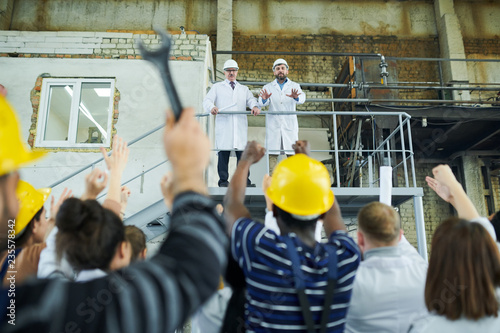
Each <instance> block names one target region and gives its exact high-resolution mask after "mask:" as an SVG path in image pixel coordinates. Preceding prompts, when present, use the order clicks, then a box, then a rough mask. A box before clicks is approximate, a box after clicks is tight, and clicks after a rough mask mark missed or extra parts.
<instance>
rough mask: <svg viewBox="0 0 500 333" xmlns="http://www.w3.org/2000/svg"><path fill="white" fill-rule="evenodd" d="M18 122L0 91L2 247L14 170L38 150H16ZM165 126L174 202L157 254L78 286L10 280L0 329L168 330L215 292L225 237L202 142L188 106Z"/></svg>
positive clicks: (12, 209)
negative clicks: (210, 193) (207, 182)
mask: <svg viewBox="0 0 500 333" xmlns="http://www.w3.org/2000/svg"><path fill="white" fill-rule="evenodd" d="M18 126H19V125H18V122H17V120H16V119H15V115H14V111H13V109H12V108H11V107H10V106H9V105H8V104H7V102H6V100H5V98H3V97H1V96H0V217H1V218H2V220H0V226H1V228H2V229H1V230H0V231H1V233H2V234H3V244H2V246H3V247H2V248H3V249H5V248H6V246H7V242H6V240H7V239H8V238H7V236H6V235H7V229H8V227H10V222H8V220H12V221H13V220H14V218H15V217H16V215H17V212H18V203H17V199H16V194H15V191H16V187H17V183H18V180H19V176H18V174H17V172H16V170H17V169H18V168H19V166H20V165H22V164H23V163H27V162H29V161H31V160H33V159H34V158H36V157H39V156H40V155H41V154H39V153H32V152H30V151H29V150H27V149H26V148H24V146H23V145H22V143H21V142H22V141H21V138H20V136H19V127H18ZM165 128H166V130H165V134H164V139H163V143H164V146H165V152H166V154H167V156H168V158H169V160H170V162H171V164H172V173H173V197H174V200H173V209H172V217H171V225H172V228H171V231H170V234H169V237H168V239H167V240H166V241H165V243H164V244H163V246H162V247H161V248H160V250H159V253H158V254H157V255H156V256H155V257H153V258H151V260H149V261H147V262H144V263H141V264H138V265H132V266H130V267H129V268H127V269H123V270H120V271H117V272H115V273H113V274H110V275H108V276H106V277H103V278H100V279H97V280H93V281H90V282H87V283H82V284H80V283H75V282H73V283H68V282H65V281H60V280H58V279H52V280H40V281H37V282H35V283H30V284H25V285H23V286H17V285H16V283H15V281H14V282H12V281H9V282H10V283H9V287H8V289H0V331H1V332H2V333H7V332H67V331H72V332H77V331H78V332H153V331H155V330H158V331H162V332H169V331H173V330H175V329H176V328H177V327H179V326H180V325H181V324H182V323H183V322H184V321H185V320H186V319H187V318H188V316H189V315H190V314H192V313H193V312H194V311H195V310H196V309H197V308H198V307H199V306H200V304H203V302H205V301H206V300H207V299H208V298H209V297H210V296H211V295H212V294H213V293H214V292H215V291H216V290H217V287H218V285H219V276H220V275H221V273H222V271H223V270H224V269H225V263H226V259H227V257H226V254H225V253H226V248H225V247H226V246H225V245H226V244H227V241H226V237H225V235H224V234H223V229H222V228H223V221H222V219H221V217H220V216H219V214H217V212H216V210H215V202H214V201H213V200H211V199H210V198H208V197H207V192H208V190H207V187H206V185H205V183H204V181H203V174H204V170H205V168H206V167H207V165H208V162H209V159H210V142H209V140H208V137H207V136H206V135H205V133H204V132H203V131H202V130H201V127H200V125H199V123H198V122H197V120H196V118H195V117H194V109H192V108H188V109H184V110H183V112H182V114H181V116H180V118H179V120H178V121H177V122H176V121H175V120H174V116H173V114H172V113H171V112H169V113H168V115H167V123H166V127H165ZM14 134H15V135H14ZM16 148H17V150H16ZM20 148H22V149H20ZM12 228H13V226H12ZM9 230H10V229H9ZM12 233H15V232H14V231H13V232H12ZM12 237H15V235H13V236H12ZM9 240H10V239H9ZM167 254H168V255H167ZM200 271H201V272H203V274H200ZM8 274H9V275H10V273H8ZM9 278H10V276H9Z"/></svg>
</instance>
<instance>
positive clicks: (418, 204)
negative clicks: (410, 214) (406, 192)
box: [413, 197, 428, 261]
mask: <svg viewBox="0 0 500 333" xmlns="http://www.w3.org/2000/svg"><path fill="white" fill-rule="evenodd" d="M413 207H414V212H415V228H416V231H417V244H418V253H419V254H420V255H421V256H422V258H424V260H425V261H427V260H428V259H427V240H426V239H425V226H424V223H425V220H424V205H423V203H422V197H413Z"/></svg>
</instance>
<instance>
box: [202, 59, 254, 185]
mask: <svg viewBox="0 0 500 333" xmlns="http://www.w3.org/2000/svg"><path fill="white" fill-rule="evenodd" d="M238 69H239V67H238V64H237V63H236V61H234V60H232V59H229V60H227V61H226V62H225V63H224V75H225V76H226V79H225V80H224V81H223V82H218V83H216V84H214V85H213V86H212V89H210V91H209V92H208V94H207V96H205V99H204V100H203V108H204V109H205V111H206V112H207V113H208V112H210V113H211V114H213V115H214V116H216V117H215V148H216V149H220V151H219V152H218V156H219V160H218V162H217V172H218V173H219V182H218V185H219V187H227V186H228V185H229V171H228V165H229V156H230V154H231V151H234V152H235V154H236V158H237V161H238V162H239V161H240V158H241V153H242V151H243V149H245V146H246V144H247V130H248V121H247V115H246V114H223V113H219V112H221V111H245V110H246V108H247V107H248V108H250V109H251V110H252V111H251V112H252V114H253V115H254V116H256V115H258V114H259V113H260V109H259V108H258V103H257V99H256V98H255V97H254V96H253V94H252V93H251V92H250V89H248V87H246V86H243V85H241V84H239V83H238V81H236V76H237V75H238ZM248 176H249V177H250V173H249V174H248ZM247 186H249V187H255V185H254V184H252V183H251V182H250V178H247Z"/></svg>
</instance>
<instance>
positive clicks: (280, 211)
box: [224, 141, 361, 332]
mask: <svg viewBox="0 0 500 333" xmlns="http://www.w3.org/2000/svg"><path fill="white" fill-rule="evenodd" d="M294 150H295V152H296V155H295V156H293V157H290V158H288V159H286V160H284V161H283V162H281V163H280V164H279V165H278V166H277V168H276V170H275V172H274V174H273V178H272V182H271V185H270V187H269V188H268V189H267V192H266V193H267V194H268V196H269V197H270V199H271V201H272V202H273V214H274V215H275V217H276V219H277V221H278V226H279V228H280V230H281V235H278V234H276V233H275V232H274V231H272V230H270V229H268V228H267V227H265V225H264V224H262V223H258V222H256V221H254V220H252V219H251V217H250V215H249V211H248V209H247V208H246V207H245V205H244V199H245V181H246V175H247V173H248V169H249V168H250V166H251V165H252V164H254V163H257V162H258V161H259V160H260V159H261V158H262V157H263V156H264V153H265V149H264V148H263V147H261V146H260V145H259V144H258V143H256V142H255V141H253V142H250V143H249V144H248V145H247V147H246V149H245V151H244V152H243V156H242V158H241V160H240V163H239V164H238V167H237V169H236V172H235V174H234V176H233V179H232V180H231V182H230V185H229V188H228V192H227V194H226V196H225V198H224V207H225V217H226V223H227V227H228V228H227V229H228V233H229V234H230V236H231V254H232V256H233V257H234V259H235V260H236V261H237V262H238V264H239V266H240V267H241V269H242V270H243V273H244V275H245V280H246V284H247V293H246V304H245V323H246V329H247V332H318V330H319V331H320V332H343V331H344V325H345V317H346V313H347V309H348V306H349V301H350V299H351V292H352V285H353V281H354V276H355V274H356V269H357V267H358V265H359V262H360V256H361V255H360V251H359V248H358V246H357V245H356V243H355V242H354V241H353V239H352V238H351V237H349V235H348V234H347V232H346V228H345V225H344V222H343V220H342V217H341V214H340V209H339V206H338V204H337V202H336V201H335V200H334V196H333V193H332V191H331V189H330V176H329V173H328V171H327V169H326V168H325V166H324V165H323V164H321V163H320V162H318V161H315V160H314V159H312V158H310V157H309V156H307V155H308V152H309V148H308V144H307V142H306V141H297V143H296V144H295V145H294ZM318 219H323V222H324V227H325V231H326V233H327V235H328V242H327V243H318V242H316V240H315V239H314V232H315V226H316V222H317V220H318ZM324 309H326V310H324Z"/></svg>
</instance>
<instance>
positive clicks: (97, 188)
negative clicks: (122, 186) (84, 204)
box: [81, 168, 108, 200]
mask: <svg viewBox="0 0 500 333" xmlns="http://www.w3.org/2000/svg"><path fill="white" fill-rule="evenodd" d="M107 184H108V175H107V174H106V172H104V171H103V170H101V169H97V168H96V169H94V170H92V172H91V173H89V174H88V175H87V176H85V193H84V194H83V195H82V198H81V199H82V200H95V199H96V198H97V196H98V195H99V193H101V192H102V191H103V190H104V189H105V188H106V185H107Z"/></svg>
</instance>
